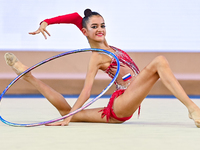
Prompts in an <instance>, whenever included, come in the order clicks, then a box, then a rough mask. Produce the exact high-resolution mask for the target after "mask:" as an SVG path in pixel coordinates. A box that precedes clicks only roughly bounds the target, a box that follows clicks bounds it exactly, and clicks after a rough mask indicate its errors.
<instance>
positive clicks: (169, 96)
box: [4, 94, 200, 99]
mask: <svg viewBox="0 0 200 150" xmlns="http://www.w3.org/2000/svg"><path fill="white" fill-rule="evenodd" d="M63 96H64V97H65V98H77V97H78V95H63ZM96 96H97V95H91V98H94V97H96ZM43 97H44V96H43V95H41V94H7V95H5V96H4V98H43ZM189 97H190V98H192V99H200V95H189ZM102 98H110V95H103V96H102ZM146 98H175V97H174V96H173V95H148V96H147V97H146Z"/></svg>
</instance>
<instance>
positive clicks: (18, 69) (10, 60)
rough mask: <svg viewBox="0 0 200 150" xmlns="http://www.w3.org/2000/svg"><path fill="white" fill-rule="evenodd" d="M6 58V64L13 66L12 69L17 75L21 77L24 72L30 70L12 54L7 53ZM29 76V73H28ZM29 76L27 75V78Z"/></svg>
mask: <svg viewBox="0 0 200 150" xmlns="http://www.w3.org/2000/svg"><path fill="white" fill-rule="evenodd" d="M4 58H5V60H6V64H7V65H9V66H11V68H12V69H13V70H14V71H15V73H16V74H17V75H20V74H21V73H22V72H24V71H25V70H27V69H28V67H27V66H25V65H23V64H22V63H21V62H20V61H19V60H18V59H17V57H16V56H15V55H14V54H12V53H6V54H5V55H4ZM28 74H29V73H28ZM28 74H26V75H25V76H27V75H28Z"/></svg>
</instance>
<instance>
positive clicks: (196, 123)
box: [195, 120, 200, 128]
mask: <svg viewBox="0 0 200 150" xmlns="http://www.w3.org/2000/svg"><path fill="white" fill-rule="evenodd" d="M195 125H196V126H197V127H198V128H200V120H196V121H195Z"/></svg>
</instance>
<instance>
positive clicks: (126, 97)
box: [114, 56, 200, 127]
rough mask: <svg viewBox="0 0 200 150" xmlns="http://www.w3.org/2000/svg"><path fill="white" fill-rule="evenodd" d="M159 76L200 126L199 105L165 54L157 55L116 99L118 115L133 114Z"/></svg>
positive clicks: (115, 107)
mask: <svg viewBox="0 0 200 150" xmlns="http://www.w3.org/2000/svg"><path fill="white" fill-rule="evenodd" d="M159 78H160V79H161V81H162V82H163V84H164V85H165V86H166V87H167V88H168V89H169V90H170V91H171V92H172V94H173V95H174V96H175V97H177V99H179V100H180V101H181V102H182V103H183V104H184V105H185V106H186V107H187V109H188V111H189V117H190V118H191V119H193V120H194V121H195V124H196V126H197V127H200V109H199V107H198V106H197V105H196V104H195V103H194V102H193V101H192V100H191V99H190V98H189V97H188V96H187V94H186V93H185V91H184V90H183V88H182V87H181V85H180V84H179V82H178V81H177V79H176V78H175V77H174V75H173V73H172V71H171V69H170V66H169V64H168V62H167V60H166V59H165V58H164V57H163V56H158V57H156V58H155V59H154V60H153V61H152V62H151V63H150V64H149V65H147V66H146V67H145V68H144V69H143V70H142V71H141V73H140V74H139V75H138V76H137V77H136V78H135V80H134V81H132V83H131V84H130V86H129V87H128V88H127V90H126V91H125V92H124V94H122V95H121V96H119V97H118V98H117V99H116V100H115V102H114V111H115V113H116V115H117V116H118V117H128V116H130V115H132V114H133V113H134V112H135V110H136V109H137V108H138V107H139V105H140V104H141V102H142V101H143V99H144V98H145V97H146V96H147V94H148V93H149V91H150V89H151V88H152V86H153V85H154V84H155V82H156V81H157V80H158V79H159Z"/></svg>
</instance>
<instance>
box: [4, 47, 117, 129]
mask: <svg viewBox="0 0 200 150" xmlns="http://www.w3.org/2000/svg"><path fill="white" fill-rule="evenodd" d="M87 51H97V52H101V53H104V54H107V55H110V56H112V57H113V58H114V59H115V60H116V62H117V71H116V74H115V76H114V77H113V79H112V80H111V82H110V83H109V84H108V86H107V87H106V88H105V89H104V90H103V91H102V92H101V93H100V94H99V95H97V96H96V97H95V98H93V99H92V100H91V101H89V102H88V103H86V104H85V105H83V106H82V107H80V108H79V109H77V110H75V111H73V112H71V113H69V114H67V115H65V116H62V117H59V118H56V119H52V120H49V121H44V122H36V123H30V124H19V123H12V122H9V121H7V120H5V119H3V118H2V117H1V116H0V120H1V121H2V122H3V123H5V124H7V125H10V126H16V127H34V126H40V125H44V124H49V123H52V122H56V121H59V120H62V119H65V118H67V117H69V116H71V115H74V114H76V113H77V112H79V111H81V110H83V109H85V108H87V107H88V106H90V105H91V104H92V103H94V102H95V101H97V99H99V98H100V97H101V96H102V95H103V94H104V93H105V92H106V91H107V90H108V89H109V88H110V87H111V86H112V84H113V83H114V82H115V80H116V78H117V76H118V74H119V69H120V64H119V60H118V58H117V56H115V54H113V53H112V52H109V51H106V50H103V49H95V48H88V49H78V50H72V51H68V52H64V53H61V54H58V55H55V56H53V57H50V58H47V59H45V60H43V61H41V62H39V63H37V64H36V65H34V66H32V67H30V68H29V69H27V70H25V71H24V72H22V73H21V74H20V75H19V76H17V77H16V78H15V79H14V80H13V81H12V82H11V83H10V84H9V85H8V86H7V87H6V88H5V89H4V91H3V92H2V93H1V95H0V102H1V99H2V98H3V96H4V95H5V93H6V92H7V91H8V89H9V88H10V87H11V86H12V85H13V84H14V83H15V82H17V81H18V80H19V79H20V78H21V77H23V76H24V75H25V74H27V73H28V72H30V71H31V70H33V69H35V68H37V67H39V66H41V65H43V64H45V63H47V62H49V61H52V60H54V59H56V58H59V57H62V56H65V55H69V54H73V53H79V52H87Z"/></svg>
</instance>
